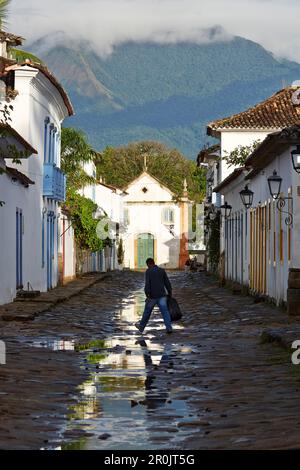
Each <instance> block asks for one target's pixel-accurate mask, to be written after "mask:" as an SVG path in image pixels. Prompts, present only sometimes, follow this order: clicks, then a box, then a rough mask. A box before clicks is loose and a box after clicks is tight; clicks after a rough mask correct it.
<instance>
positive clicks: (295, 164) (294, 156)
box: [291, 145, 300, 173]
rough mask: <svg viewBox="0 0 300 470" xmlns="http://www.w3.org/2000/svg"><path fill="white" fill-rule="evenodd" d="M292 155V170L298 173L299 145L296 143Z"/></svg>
mask: <svg viewBox="0 0 300 470" xmlns="http://www.w3.org/2000/svg"><path fill="white" fill-rule="evenodd" d="M291 155H292V162H293V167H294V170H295V171H296V172H297V173H300V145H297V146H296V148H295V150H293V151H292V152H291Z"/></svg>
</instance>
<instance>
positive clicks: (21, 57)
mask: <svg viewBox="0 0 300 470" xmlns="http://www.w3.org/2000/svg"><path fill="white" fill-rule="evenodd" d="M10 53H11V55H12V58H13V59H15V60H16V61H17V62H25V60H26V59H29V60H30V61H31V62H36V63H38V64H41V65H44V63H43V61H42V60H41V59H39V58H38V57H37V56H36V55H34V54H31V52H27V51H24V50H20V49H15V48H14V47H12V48H11V49H10Z"/></svg>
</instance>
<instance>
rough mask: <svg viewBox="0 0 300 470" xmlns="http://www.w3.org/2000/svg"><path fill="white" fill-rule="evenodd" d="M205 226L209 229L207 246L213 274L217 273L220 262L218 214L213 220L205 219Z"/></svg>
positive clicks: (219, 220)
mask: <svg viewBox="0 0 300 470" xmlns="http://www.w3.org/2000/svg"><path fill="white" fill-rule="evenodd" d="M206 225H207V227H208V229H209V239H208V244H207V250H208V257H209V262H210V267H211V270H212V272H213V273H217V272H218V268H219V261H220V225H221V217H220V213H218V214H217V216H216V218H215V219H214V220H210V219H209V218H207V219H206Z"/></svg>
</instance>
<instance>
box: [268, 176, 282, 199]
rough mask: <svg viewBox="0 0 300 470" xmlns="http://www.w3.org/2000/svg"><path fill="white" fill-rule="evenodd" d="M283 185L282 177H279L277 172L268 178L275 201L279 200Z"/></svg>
mask: <svg viewBox="0 0 300 470" xmlns="http://www.w3.org/2000/svg"><path fill="white" fill-rule="evenodd" d="M281 184H282V178H281V176H279V175H277V171H276V170H274V171H273V175H272V176H269V178H268V185H269V190H270V194H271V196H272V198H273V199H278V198H279V195H280V190H281Z"/></svg>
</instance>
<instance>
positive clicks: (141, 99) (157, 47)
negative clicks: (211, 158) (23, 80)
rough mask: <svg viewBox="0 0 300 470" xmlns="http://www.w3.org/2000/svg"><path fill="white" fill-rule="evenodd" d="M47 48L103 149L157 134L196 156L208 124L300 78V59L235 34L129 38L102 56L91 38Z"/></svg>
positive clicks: (40, 49) (76, 122) (44, 53)
mask: <svg viewBox="0 0 300 470" xmlns="http://www.w3.org/2000/svg"><path fill="white" fill-rule="evenodd" d="M61 44H62V45H59V46H55V47H50V48H48V47H47V38H44V39H43V40H41V41H39V42H37V43H35V44H33V45H32V46H31V48H30V50H31V51H32V52H33V53H35V54H36V55H38V56H39V57H40V58H41V59H42V60H43V61H44V62H45V63H46V64H47V65H48V67H49V68H50V69H51V70H52V71H53V72H54V74H56V76H57V77H58V78H59V79H60V80H61V82H62V83H63V85H64V86H65V87H66V89H67V90H68V92H69V95H70V97H71V99H72V102H73V104H74V107H75V111H76V116H75V117H74V118H71V119H70V120H68V121H66V124H65V125H67V126H75V127H80V128H82V129H84V130H85V131H86V133H87V134H88V136H89V138H90V141H91V143H92V145H93V146H94V147H95V148H96V149H98V150H101V149H103V148H104V147H106V146H107V145H113V146H119V145H123V144H127V143H129V142H130V141H137V140H157V141H161V142H164V143H166V144H167V145H169V146H171V147H176V148H178V149H179V150H181V151H182V152H183V153H184V154H185V155H186V156H187V157H189V158H193V159H194V158H195V157H196V155H197V153H198V152H199V149H200V148H201V147H202V145H203V144H205V143H207V142H208V141H209V138H208V137H207V136H206V131H205V124H206V123H207V122H209V121H210V120H213V119H217V118H220V117H224V116H227V115H230V114H233V113H236V112H239V111H242V110H244V109H245V108H247V107H249V106H252V105H254V104H255V103H257V102H258V101H261V100H263V99H265V98H266V97H268V96H270V95H271V94H272V93H274V92H276V91H278V90H279V89H281V88H282V87H283V86H286V85H289V84H290V83H292V81H294V80H297V79H300V65H299V64H297V63H294V62H290V61H287V60H279V59H277V58H275V57H274V56H273V54H272V53H270V52H268V51H266V50H265V49H264V48H263V47H261V46H260V45H258V44H256V43H254V42H252V41H249V40H246V39H243V38H240V37H235V38H234V39H232V40H231V41H228V42H216V43H210V44H192V43H187V42H186V43H178V44H170V45H163V44H156V43H133V42H129V43H125V44H123V45H120V46H118V47H116V48H115V49H114V51H113V53H112V54H111V55H108V56H106V57H100V56H99V55H97V53H96V52H95V51H94V50H93V49H92V47H91V46H90V44H89V43H88V42H85V43H77V44H74V43H73V44H72V45H69V44H71V43H70V42H69V43H67V42H64V41H62V43H61Z"/></svg>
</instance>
